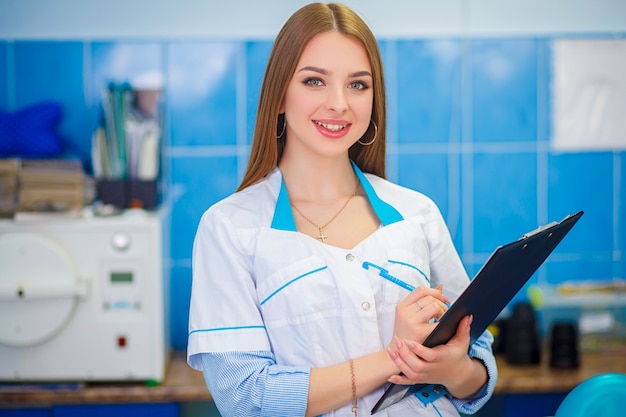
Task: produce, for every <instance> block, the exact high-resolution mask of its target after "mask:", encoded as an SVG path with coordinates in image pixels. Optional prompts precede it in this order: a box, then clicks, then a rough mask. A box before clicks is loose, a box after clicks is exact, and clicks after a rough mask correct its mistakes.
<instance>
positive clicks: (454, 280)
mask: <svg viewBox="0 0 626 417" xmlns="http://www.w3.org/2000/svg"><path fill="white" fill-rule="evenodd" d="M384 88H385V87H384V79H383V71H382V63H381V58H380V52H379V50H378V46H377V43H376V40H375V38H374V36H373V35H372V33H371V31H370V30H369V29H368V27H367V26H366V25H365V23H364V22H363V21H362V20H361V19H360V18H359V17H358V16H357V15H356V14H355V13H354V12H353V11H351V10H350V9H348V8H347V7H345V6H342V5H339V4H322V3H316V4H310V5H308V6H305V7H303V8H302V9H300V10H298V11H297V12H296V13H295V14H294V15H293V16H292V17H291V18H290V19H289V20H288V21H287V22H286V23H285V25H284V26H283V28H282V30H281V31H280V33H279V34H278V36H277V38H276V40H275V43H274V46H273V49H272V53H271V55H270V58H269V63H268V66H267V70H266V73H265V79H264V82H263V86H262V90H261V98H260V103H259V108H258V114H257V121H256V127H255V132H254V138H253V143H252V149H251V156H250V161H249V165H248V168H247V171H246V174H245V176H244V178H243V181H242V183H241V185H240V187H239V189H238V191H237V192H236V193H235V194H233V195H231V196H229V197H228V198H226V199H224V200H223V201H221V202H218V203H217V204H215V205H214V206H212V207H211V208H209V209H208V210H207V211H206V213H205V214H204V215H203V217H202V220H201V222H200V225H199V227H198V231H197V235H196V239H195V243H194V253H193V288H192V297H191V310H190V322H189V331H190V333H189V344H188V361H189V364H190V365H191V366H192V367H194V368H196V369H199V370H203V371H204V375H205V379H206V382H207V386H208V388H209V390H210V391H211V393H212V395H213V397H214V399H215V402H216V405H217V407H218V409H219V410H220V412H221V413H222V415H224V416H254V415H264V416H299V415H307V416H316V415H320V414H325V413H327V415H333V416H366V415H370V410H371V409H372V407H373V406H374V404H375V403H376V402H377V400H378V399H379V398H380V396H381V395H382V393H383V391H384V389H385V386H386V385H387V384H388V383H389V382H393V383H397V384H415V383H428V384H432V385H430V386H429V387H428V388H427V389H426V391H427V392H426V394H425V395H424V394H422V395H416V396H411V397H409V398H406V399H404V400H402V401H399V402H397V403H396V404H394V405H392V406H390V407H388V408H385V409H384V410H382V411H381V412H380V413H378V414H377V415H381V416H384V415H387V416H405V415H411V416H414V415H424V416H430V415H433V416H435V415H436V416H442V415H443V416H458V415H459V410H460V411H461V412H464V413H472V412H475V411H476V410H477V409H478V408H480V407H481V406H482V404H484V402H485V401H487V399H488V398H489V397H490V396H491V394H492V392H493V387H494V385H495V380H496V378H497V370H496V366H495V361H494V358H493V355H492V352H491V347H490V345H491V342H492V340H493V339H492V338H491V336H490V335H489V333H487V332H485V334H484V335H483V336H482V337H481V338H480V339H479V340H478V341H477V342H476V343H474V344H473V345H472V346H471V347H470V346H469V340H470V339H469V329H470V323H471V317H466V318H464V319H463V320H462V321H461V323H460V325H459V327H458V329H457V333H456V335H455V336H454V338H453V339H452V340H451V341H450V342H449V343H448V344H446V345H443V346H438V347H436V348H433V349H429V348H426V347H424V346H422V345H421V344H420V343H421V342H423V341H424V339H425V338H426V336H427V335H428V334H429V333H430V331H432V329H433V327H434V326H436V319H438V318H439V317H441V315H442V314H443V313H444V312H445V310H446V308H447V305H449V302H450V300H453V299H455V298H456V297H457V296H458V295H459V294H460V292H461V291H462V290H463V289H464V288H465V287H466V286H467V284H468V283H469V279H468V277H467V274H466V273H465V271H464V268H463V266H462V264H461V262H460V259H459V257H458V255H457V253H456V251H455V249H454V246H453V244H452V241H451V238H450V235H449V232H448V230H447V228H446V225H445V222H444V220H443V218H442V216H441V214H440V212H439V210H438V209H437V207H436V206H435V204H434V203H433V202H432V201H431V200H430V199H428V198H427V197H425V196H424V195H422V194H420V193H418V192H415V191H412V190H408V189H406V188H403V187H400V186H398V185H395V184H392V183H390V182H388V181H386V180H385V179H384V178H385V116H386V111H385V90H384ZM413 288H415V289H414V290H413ZM468 352H469V354H468ZM444 387H445V388H444ZM418 394H420V393H418ZM427 396H428V397H427Z"/></svg>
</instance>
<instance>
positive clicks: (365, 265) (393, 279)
mask: <svg viewBox="0 0 626 417" xmlns="http://www.w3.org/2000/svg"><path fill="white" fill-rule="evenodd" d="M362 266H363V268H365V269H367V270H369V269H370V267H372V268H375V269H378V271H379V272H378V275H380V276H381V277H383V278H385V279H386V280H388V281H391V282H393V283H394V284H397V285H399V286H401V287H402V288H404V289H405V290H408V291H413V290H414V289H415V287H414V286H412V285H411V284H408V283H406V282H404V281H402V280H401V279H398V278H396V277H394V276H393V275H391V274H390V273H389V271H388V270H386V269H385V268H383V267H382V266H378V265H376V264H373V263H371V262H363V265H362Z"/></svg>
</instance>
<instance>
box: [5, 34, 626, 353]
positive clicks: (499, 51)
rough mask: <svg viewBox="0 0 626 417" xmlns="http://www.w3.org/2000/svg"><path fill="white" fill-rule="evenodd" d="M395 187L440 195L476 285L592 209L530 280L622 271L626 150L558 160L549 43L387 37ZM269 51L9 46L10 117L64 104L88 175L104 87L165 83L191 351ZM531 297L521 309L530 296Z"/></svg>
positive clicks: (175, 225) (72, 142)
mask: <svg viewBox="0 0 626 417" xmlns="http://www.w3.org/2000/svg"><path fill="white" fill-rule="evenodd" d="M380 43H381V51H382V53H383V60H384V64H385V74H386V81H387V87H388V96H387V98H388V113H389V121H388V132H387V133H388V141H389V153H388V167H389V173H388V176H389V178H390V179H391V180H393V181H397V182H399V183H400V184H402V185H405V186H408V187H411V188H414V189H416V190H418V191H421V192H423V193H425V194H427V195H428V196H430V197H431V198H432V199H433V200H434V201H435V202H436V203H437V204H438V205H439V207H440V208H441V211H442V213H443V215H444V217H445V218H446V221H447V222H448V225H449V228H450V231H451V234H452V237H453V239H454V242H455V245H456V246H457V248H458V250H459V253H460V254H461V256H462V259H463V261H464V263H465V265H466V268H467V270H468V273H469V274H470V275H473V274H474V273H475V272H476V271H477V270H478V268H479V267H480V265H481V264H482V263H483V262H484V261H485V259H486V258H487V257H488V255H489V254H490V253H491V251H492V250H493V248H494V247H495V246H497V245H499V244H502V243H506V242H507V241H509V240H511V239H515V238H517V237H519V236H520V235H521V234H522V233H524V232H526V231H528V230H530V229H532V228H534V227H536V226H537V225H538V224H542V223H547V222H548V221H552V220H556V219H560V218H562V217H564V216H565V215H566V214H569V213H573V212H575V211H577V210H581V209H582V210H585V212H586V214H585V216H583V218H582V220H581V221H580V223H579V225H577V227H576V228H575V229H574V230H573V231H572V233H571V235H570V236H568V237H567V238H566V239H565V240H564V242H563V244H562V245H561V246H560V247H559V248H558V249H557V250H556V251H555V253H554V254H553V256H551V257H550V258H549V260H548V261H547V263H546V265H544V266H543V267H542V268H541V269H540V271H539V272H538V273H537V274H536V276H535V277H533V279H532V280H531V283H536V282H540V283H547V284H558V283H560V282H563V281H568V280H574V279H575V280H606V279H611V278H613V277H618V278H624V277H625V275H626V256H624V248H625V247H626V204H625V201H624V198H625V197H624V191H623V189H624V186H623V184H626V157H625V153H624V152H623V151H614V152H594V153H566V154H560V153H556V152H554V151H553V150H551V149H550V143H549V139H550V83H551V73H550V59H551V50H550V48H551V39H549V38H533V37H523V38H515V37H510V38H502V39H498V38H477V39H466V38H463V39H460V38H459V39H452V38H450V39H448V38H445V39H384V40H381V41H380ZM271 46H272V42H271V41H229V40H220V41H213V40H203V39H197V40H188V41H181V40H154V41H150V40H146V41H128V40H111V41H99V42H91V41H84V42H82V41H14V42H0V109H2V110H5V111H7V110H15V109H18V108H21V107H23V106H27V105H30V104H33V103H35V102H38V101H44V100H56V101H59V102H60V103H62V105H63V107H64V110H65V117H64V119H63V123H62V125H61V127H60V130H61V133H62V134H63V137H64V140H65V141H66V145H67V150H66V153H67V154H68V155H76V156H79V157H80V158H82V159H83V160H85V163H86V167H87V169H89V147H90V139H91V134H92V132H93V129H94V128H95V126H97V123H98V120H99V117H100V110H99V103H100V97H101V96H100V94H101V91H102V88H103V87H104V86H105V85H106V83H107V82H109V81H125V80H129V79H132V78H133V77H135V76H137V75H140V74H142V73H145V72H151V71H158V72H160V73H161V74H162V75H163V76H164V99H165V100H164V104H165V108H164V117H165V122H164V125H165V126H166V130H165V135H164V144H163V155H164V168H163V181H164V187H165V190H166V191H167V196H166V197H167V198H166V201H167V202H168V204H169V206H170V208H171V218H170V223H171V230H170V231H169V233H168V234H169V235H170V236H171V242H170V247H171V251H170V253H167V254H165V255H164V256H165V257H166V264H167V265H170V269H171V271H170V272H171V274H170V280H171V282H170V285H169V288H170V299H171V301H170V306H169V311H170V318H169V320H168V323H169V324H170V329H169V332H170V335H171V343H172V346H173V347H174V348H176V349H181V350H182V349H185V347H186V335H187V315H188V309H189V294H190V288H191V251H192V244H193V238H194V234H195V230H196V226H197V224H198V221H199V219H200V216H201V215H202V213H203V212H204V210H206V208H207V207H209V206H210V205H211V204H213V203H215V202H216V201H218V200H220V199H222V198H224V197H225V196H227V195H228V194H230V193H232V192H233V191H234V190H235V189H236V187H237V185H238V183H239V181H240V179H241V176H242V173H243V170H244V168H245V164H246V161H247V152H248V150H249V144H250V140H251V137H252V132H253V129H254V121H255V112H256V106H257V101H258V96H259V91H260V87H261V81H262V77H263V74H264V71H265V63H266V62H267V58H268V56H269V53H270V49H271ZM518 297H520V298H525V295H524V294H523V293H521V294H520V295H518Z"/></svg>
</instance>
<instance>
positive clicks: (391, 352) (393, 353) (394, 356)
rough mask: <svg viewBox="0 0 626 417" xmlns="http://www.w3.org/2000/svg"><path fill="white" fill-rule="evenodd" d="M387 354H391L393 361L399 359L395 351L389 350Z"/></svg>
mask: <svg viewBox="0 0 626 417" xmlns="http://www.w3.org/2000/svg"><path fill="white" fill-rule="evenodd" d="M387 353H388V354H389V356H390V357H391V359H393V360H394V361H395V360H396V359H398V354H397V353H396V352H394V351H393V349H390V348H387Z"/></svg>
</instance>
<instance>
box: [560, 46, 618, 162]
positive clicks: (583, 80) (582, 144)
mask: <svg viewBox="0 0 626 417" xmlns="http://www.w3.org/2000/svg"><path fill="white" fill-rule="evenodd" d="M552 97H553V112H552V115H553V129H554V131H553V136H552V147H553V148H554V149H555V150H559V151H585V150H587V151H589V150H621V149H626V40H625V39H595V40H589V39H585V40H557V41H554V44H553V84H552Z"/></svg>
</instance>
